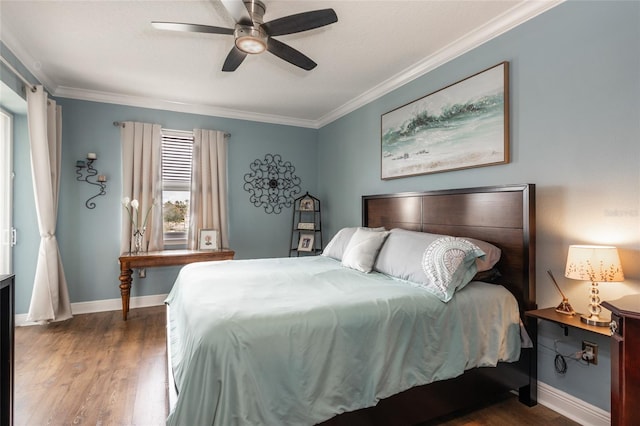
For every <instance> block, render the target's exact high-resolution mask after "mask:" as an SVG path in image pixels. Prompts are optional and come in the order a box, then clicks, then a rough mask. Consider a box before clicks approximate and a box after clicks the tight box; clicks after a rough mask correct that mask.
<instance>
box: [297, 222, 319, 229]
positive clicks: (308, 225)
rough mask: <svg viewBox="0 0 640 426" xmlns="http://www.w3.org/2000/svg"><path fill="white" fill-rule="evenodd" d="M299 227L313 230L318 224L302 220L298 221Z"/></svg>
mask: <svg viewBox="0 0 640 426" xmlns="http://www.w3.org/2000/svg"><path fill="white" fill-rule="evenodd" d="M298 229H304V230H306V231H313V230H314V229H316V224H315V223H313V222H300V223H298Z"/></svg>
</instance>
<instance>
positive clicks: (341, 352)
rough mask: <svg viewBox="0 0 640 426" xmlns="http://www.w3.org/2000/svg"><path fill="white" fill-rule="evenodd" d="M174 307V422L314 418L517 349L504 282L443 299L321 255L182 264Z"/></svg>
mask: <svg viewBox="0 0 640 426" xmlns="http://www.w3.org/2000/svg"><path fill="white" fill-rule="evenodd" d="M167 304H169V305H170V324H169V327H170V335H171V341H170V351H171V362H172V367H173V370H174V376H175V380H176V385H177V387H178V391H179V396H178V400H177V403H176V406H175V407H174V408H173V410H172V411H171V413H170V415H169V418H168V419H167V424H169V425H185V426H186V425H200V426H204V425H224V426H230V425H311V424H315V423H318V422H321V421H324V420H327V419H329V418H331V417H333V416H335V415H336V414H339V413H341V412H345V411H353V410H356V409H359V408H364V407H369V406H373V405H375V404H376V402H377V401H378V400H380V399H381V398H385V397H388V396H391V395H393V394H396V393H398V392H401V391H403V390H406V389H408V388H411V387H413V386H416V385H420V384H426V383H430V382H432V381H436V380H440V379H447V378H452V377H455V376H458V375H460V374H462V372H463V371H464V370H466V369H468V368H472V367H475V366H493V365H495V364H496V363H497V362H498V361H501V360H504V361H514V360H516V359H517V358H518V356H519V353H520V332H519V316H518V307H517V303H516V301H515V299H514V298H513V296H512V295H511V294H510V293H509V292H508V291H507V290H506V289H504V288H503V287H500V286H496V285H490V284H484V283H471V284H469V285H468V286H467V287H465V288H464V289H463V290H461V291H460V292H459V293H458V294H457V295H456V296H455V297H454V298H453V299H452V300H451V301H450V302H449V303H447V304H445V303H443V302H441V301H440V300H438V299H437V298H436V297H435V296H433V295H431V294H430V293H428V292H427V291H424V290H422V289H421V288H418V287H416V286H414V285H412V284H410V283H408V282H406V281H400V280H395V279H391V278H389V277H387V276H385V275H382V274H378V273H371V274H363V273H361V272H357V271H354V270H351V269H347V268H344V267H342V266H341V264H340V262H337V261H335V260H333V259H330V258H326V257H306V258H283V259H257V260H235V261H223V262H206V263H194V264H191V265H187V266H185V267H184V268H183V269H182V270H181V272H180V274H179V276H178V278H177V280H176V283H175V285H174V287H173V289H172V291H171V293H170V294H169V296H168V298H167Z"/></svg>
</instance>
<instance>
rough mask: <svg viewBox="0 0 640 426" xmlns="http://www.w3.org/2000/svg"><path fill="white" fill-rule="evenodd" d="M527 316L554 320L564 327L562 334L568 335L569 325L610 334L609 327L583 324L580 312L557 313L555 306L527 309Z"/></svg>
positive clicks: (605, 334)
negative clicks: (572, 313)
mask: <svg viewBox="0 0 640 426" xmlns="http://www.w3.org/2000/svg"><path fill="white" fill-rule="evenodd" d="M524 314H525V315H526V316H528V317H532V318H539V319H543V320H546V321H551V322H555V323H556V324H559V325H560V327H562V328H563V329H564V335H565V336H568V335H569V327H573V328H579V329H581V330H587V331H591V332H594V333H598V334H602V335H603V336H610V335H611V332H610V331H609V327H597V326H595V325H589V324H585V323H583V322H582V321H580V314H578V313H576V314H574V315H565V314H559V313H558V312H556V308H545V309H536V310H535V311H527V312H525V313H524Z"/></svg>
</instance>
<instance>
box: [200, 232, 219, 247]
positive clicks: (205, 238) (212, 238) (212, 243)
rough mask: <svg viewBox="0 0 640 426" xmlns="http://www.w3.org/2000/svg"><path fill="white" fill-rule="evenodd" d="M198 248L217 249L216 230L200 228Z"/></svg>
mask: <svg viewBox="0 0 640 426" xmlns="http://www.w3.org/2000/svg"><path fill="white" fill-rule="evenodd" d="M199 241H200V244H199V245H198V249H200V250H217V249H218V231H216V230H215V229H201V230H200V240H199Z"/></svg>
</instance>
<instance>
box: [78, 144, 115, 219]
mask: <svg viewBox="0 0 640 426" xmlns="http://www.w3.org/2000/svg"><path fill="white" fill-rule="evenodd" d="M96 160H97V156H96V154H94V153H91V152H90V153H89V154H87V161H83V160H78V161H76V180H77V181H80V182H86V183H88V184H90V185H95V186H97V187H98V188H100V190H99V192H98V193H97V194H96V195H94V196H93V197H90V198H89V199H88V200H87V201H86V202H85V203H84V205H85V206H86V207H87V208H88V209H95V208H96V203H95V202H93V201H92V200H93V199H94V198H96V197H99V196H101V195H106V193H107V191H106V189H107V177H106V176H105V175H98V170H96V169H95V168H94V167H93V162H94V161H96ZM93 177H95V178H96V179H95V182H92V181H91V180H90V178H93Z"/></svg>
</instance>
